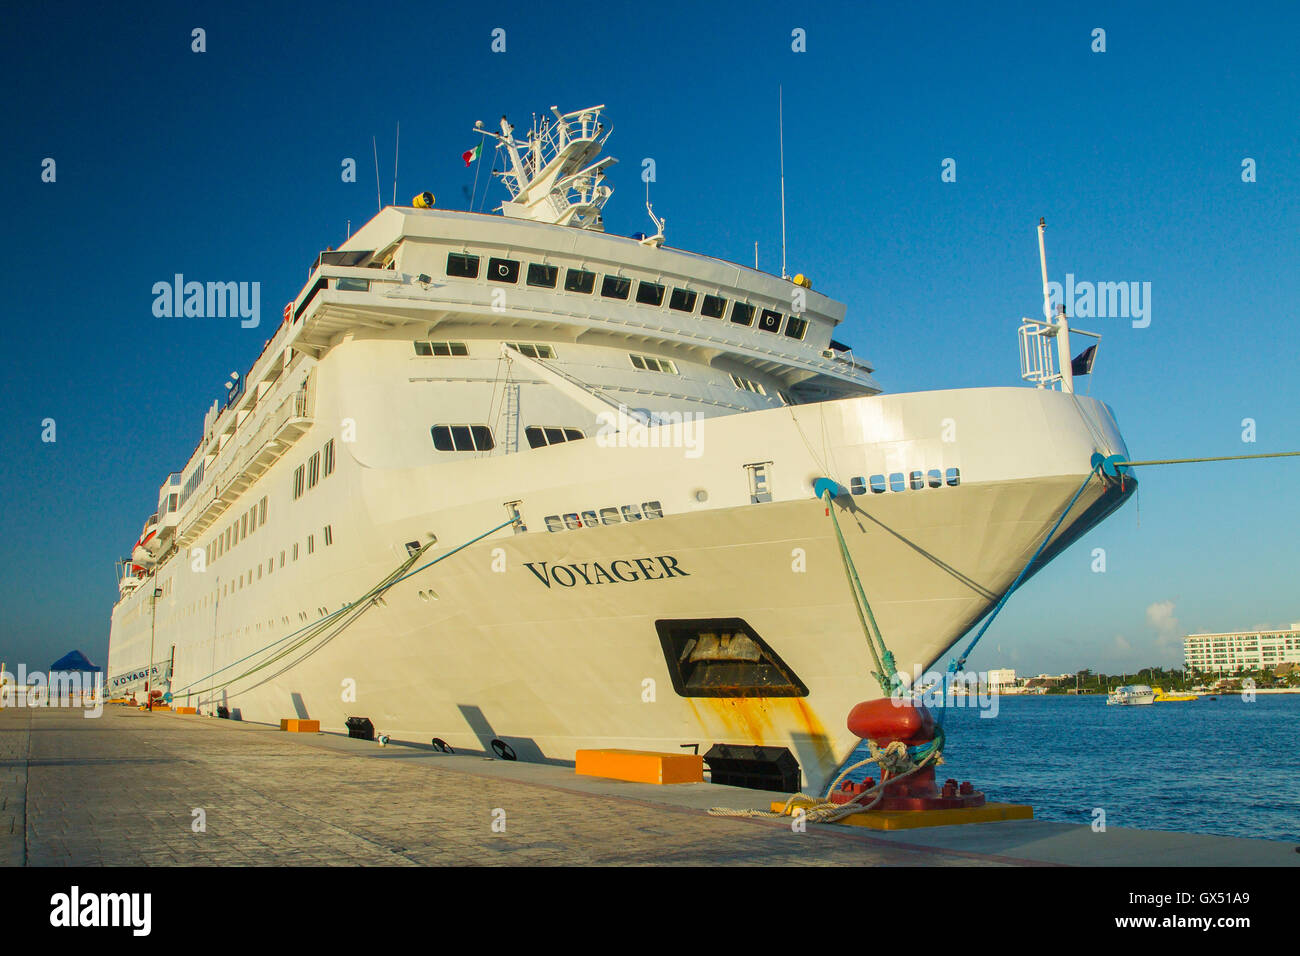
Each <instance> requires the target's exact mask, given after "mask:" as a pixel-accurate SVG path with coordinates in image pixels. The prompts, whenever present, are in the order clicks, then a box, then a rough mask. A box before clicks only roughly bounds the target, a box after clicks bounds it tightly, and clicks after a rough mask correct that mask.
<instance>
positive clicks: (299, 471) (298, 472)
mask: <svg viewBox="0 0 1300 956" xmlns="http://www.w3.org/2000/svg"><path fill="white" fill-rule="evenodd" d="M306 477H307V467H306V466H305V465H299V466H298V467H297V468H295V469H294V472H293V500H294V501H297V500H298V499H299V498H301V497H302V491H303V482H304V480H305V479H306Z"/></svg>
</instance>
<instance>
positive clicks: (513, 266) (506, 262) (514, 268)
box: [487, 259, 519, 282]
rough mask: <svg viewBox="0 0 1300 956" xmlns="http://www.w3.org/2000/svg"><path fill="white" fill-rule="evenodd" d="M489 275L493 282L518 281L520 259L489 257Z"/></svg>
mask: <svg viewBox="0 0 1300 956" xmlns="http://www.w3.org/2000/svg"><path fill="white" fill-rule="evenodd" d="M487 277H488V279H490V280H491V281H493V282H518V281H519V260H518V259H489V260H488V271H487Z"/></svg>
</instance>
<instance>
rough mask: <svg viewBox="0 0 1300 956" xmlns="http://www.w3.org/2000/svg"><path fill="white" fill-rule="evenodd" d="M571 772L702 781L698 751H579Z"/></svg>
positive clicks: (648, 780) (651, 780) (640, 780)
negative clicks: (678, 752) (672, 752)
mask: <svg viewBox="0 0 1300 956" xmlns="http://www.w3.org/2000/svg"><path fill="white" fill-rule="evenodd" d="M573 770H574V773H577V774H579V775H580V776H584V777H606V778H608V779H610V780H627V781H629V782H631V783H703V782H704V758H703V757H701V756H700V755H699V754H665V753H656V752H655V751H653V750H579V751H578V753H577V759H576V765H575V766H574V768H573Z"/></svg>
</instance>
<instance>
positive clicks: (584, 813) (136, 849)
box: [0, 707, 1007, 866]
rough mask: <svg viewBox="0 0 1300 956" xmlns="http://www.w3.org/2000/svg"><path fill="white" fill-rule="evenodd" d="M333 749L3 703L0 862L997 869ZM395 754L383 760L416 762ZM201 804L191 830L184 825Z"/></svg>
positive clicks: (930, 852) (112, 712) (318, 742)
mask: <svg viewBox="0 0 1300 956" xmlns="http://www.w3.org/2000/svg"><path fill="white" fill-rule="evenodd" d="M338 741H339V738H335V737H332V736H331V735H324V736H310V735H296V734H284V733H280V732H278V731H276V730H274V729H272V728H262V727H252V726H248V725H238V724H232V723H230V722H227V721H222V720H216V719H210V718H202V717H189V716H180V715H175V714H170V713H165V714H147V713H141V712H139V711H137V710H134V709H129V708H123V707H108V708H106V709H105V711H104V713H103V716H101V717H99V718H97V719H86V718H85V717H83V716H82V712H81V711H80V710H72V709H59V708H9V709H5V710H0V865H7V866H17V865H27V866H60V865H73V866H113V865H142V864H143V865H161V866H193V865H232V866H245V865H248V866H317V865H324V866H356V865H381V866H413V865H441V866H446V865H453V866H455V865H489V866H537V865H543V866H545V865H575V864H576V865H616V864H637V865H659V866H690V865H708V864H728V865H732V864H748V865H824V864H847V865H855V866H864V865H867V866H871V865H928V866H934V865H945V864H958V865H970V864H972V863H975V864H985V865H998V864H1000V863H1004V862H1007V861H1003V860H999V859H996V858H993V857H987V856H984V857H981V856H978V855H974V854H969V853H955V852H950V851H945V850H939V849H932V848H921V847H900V846H891V845H887V844H883V843H880V842H879V841H872V840H870V839H867V838H865V837H864V836H863V835H862V834H860V833H856V832H852V831H850V830H849V829H848V828H826V827H818V826H815V825H814V826H810V827H808V830H807V832H805V833H794V832H792V831H791V828H790V826H789V825H788V823H782V822H773V821H763V820H740V819H726V818H717V817H710V816H708V815H707V814H705V813H704V812H703V811H702V810H700V809H695V808H689V807H680V806H668V805H657V804H654V803H649V802H646V801H644V800H637V799H628V798H624V797H619V796H609V795H596V794H592V793H580V792H574V791H570V790H566V789H564V788H562V787H557V786H541V785H534V784H529V783H520V782H518V781H513V780H506V779H501V778H494V777H492V776H490V775H483V774H477V773H473V772H465V771H464V770H463V769H451V768H449V767H448V766H447V764H448V763H449V761H443V763H442V764H441V765H439V763H438V762H437V761H436V760H431V759H374V757H375V751H374V750H373V749H367V750H364V751H363V750H361V749H360V748H357V749H348V748H346V747H343V746H342V745H341V744H340V743H339V742H338ZM349 743H355V742H349ZM374 747H375V745H373V744H372V745H369V748H374ZM402 750H403V751H405V752H404V753H403V752H399V751H398V750H397V749H395V748H392V747H389V748H387V753H386V754H384V755H383V757H387V758H402V757H412V758H419V757H421V756H422V755H421V752H420V751H416V750H407V749H406V748H402ZM464 766H471V767H472V766H473V762H472V761H468V762H466V763H465V764H464ZM196 810H202V811H203V814H204V815H205V821H204V822H205V825H206V826H205V829H204V830H203V832H195V830H194V828H193V824H194V822H195V820H196V819H197V818H196V816H195V812H194V811H196ZM494 811H504V817H505V832H503V833H498V832H494V831H493V828H492V824H493V819H494ZM497 816H498V817H499V816H500V814H499V813H498V814H497Z"/></svg>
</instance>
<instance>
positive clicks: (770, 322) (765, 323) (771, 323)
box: [758, 309, 781, 332]
mask: <svg viewBox="0 0 1300 956" xmlns="http://www.w3.org/2000/svg"><path fill="white" fill-rule="evenodd" d="M758 327H759V328H760V329H762V330H763V331H764V332H780V331H781V313H780V312H775V311H773V310H772V309H764V310H763V311H762V313H761V314H760V315H759V317H758Z"/></svg>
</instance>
